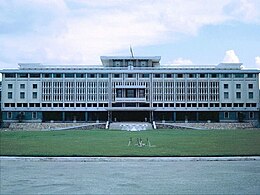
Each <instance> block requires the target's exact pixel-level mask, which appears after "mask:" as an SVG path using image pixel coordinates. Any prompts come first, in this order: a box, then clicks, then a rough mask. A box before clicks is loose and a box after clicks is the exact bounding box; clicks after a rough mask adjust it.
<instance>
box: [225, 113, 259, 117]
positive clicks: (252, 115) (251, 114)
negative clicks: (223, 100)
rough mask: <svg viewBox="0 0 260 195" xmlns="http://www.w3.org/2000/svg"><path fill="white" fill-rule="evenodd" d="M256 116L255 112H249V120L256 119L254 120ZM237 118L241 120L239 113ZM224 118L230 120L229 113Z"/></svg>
mask: <svg viewBox="0 0 260 195" xmlns="http://www.w3.org/2000/svg"><path fill="white" fill-rule="evenodd" d="M254 114H255V113H254V112H249V115H248V118H249V119H254V118H255V115H254ZM236 117H237V118H239V113H237V116H236ZM224 118H225V119H229V118H230V116H229V112H224Z"/></svg>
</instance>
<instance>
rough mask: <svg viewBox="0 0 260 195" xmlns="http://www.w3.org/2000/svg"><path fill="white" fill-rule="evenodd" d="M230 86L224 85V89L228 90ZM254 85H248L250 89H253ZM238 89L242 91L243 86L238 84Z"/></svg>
mask: <svg viewBox="0 0 260 195" xmlns="http://www.w3.org/2000/svg"><path fill="white" fill-rule="evenodd" d="M228 88H229V84H224V89H228ZM253 88H254V85H253V84H252V83H250V84H248V89H253ZM236 89H241V84H236Z"/></svg>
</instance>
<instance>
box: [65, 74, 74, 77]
mask: <svg viewBox="0 0 260 195" xmlns="http://www.w3.org/2000/svg"><path fill="white" fill-rule="evenodd" d="M65 78H74V74H73V73H66V74H65Z"/></svg>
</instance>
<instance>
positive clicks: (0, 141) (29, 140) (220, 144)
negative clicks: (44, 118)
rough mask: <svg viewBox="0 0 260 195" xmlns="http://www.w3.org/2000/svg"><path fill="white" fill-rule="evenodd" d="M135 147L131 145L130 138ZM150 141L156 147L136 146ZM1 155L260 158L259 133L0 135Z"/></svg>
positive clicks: (108, 131) (158, 132) (32, 132)
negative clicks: (247, 156)
mask: <svg viewBox="0 0 260 195" xmlns="http://www.w3.org/2000/svg"><path fill="white" fill-rule="evenodd" d="M130 137H131V138H132V140H133V144H132V145H130V146H128V141H129V138H130ZM137 138H142V140H143V141H144V142H146V139H147V138H148V139H149V141H150V142H151V145H153V146H154V147H148V146H144V147H138V146H135V144H136V139H137ZM0 155H2V156H6V155H15V156H230V155H232V156H237V155H260V131H259V130H147V131H140V132H127V131H112V130H87V131H42V132H41V131H23V132H22V131H16V132H11V131H7V132H0Z"/></svg>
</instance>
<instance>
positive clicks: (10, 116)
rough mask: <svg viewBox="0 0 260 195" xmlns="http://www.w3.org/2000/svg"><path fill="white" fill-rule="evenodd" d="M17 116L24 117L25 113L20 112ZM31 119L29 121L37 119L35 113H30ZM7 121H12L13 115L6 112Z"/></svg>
mask: <svg viewBox="0 0 260 195" xmlns="http://www.w3.org/2000/svg"><path fill="white" fill-rule="evenodd" d="M19 115H21V116H25V112H20V113H19ZM31 116H32V118H31V119H34V120H35V119H37V112H32V115H31ZM7 119H9V120H10V119H13V114H12V112H7Z"/></svg>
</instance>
